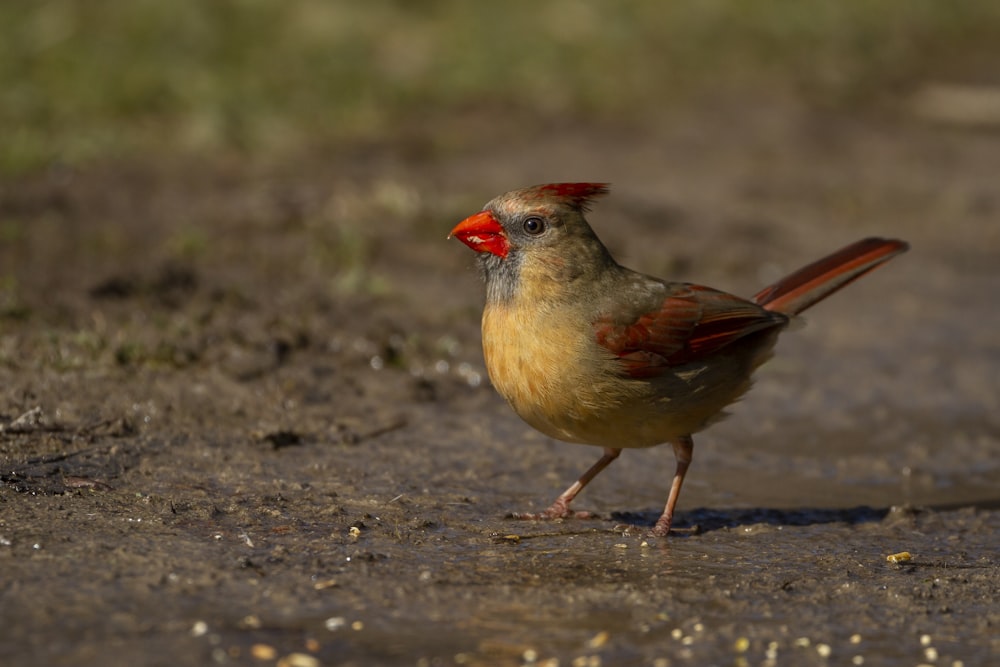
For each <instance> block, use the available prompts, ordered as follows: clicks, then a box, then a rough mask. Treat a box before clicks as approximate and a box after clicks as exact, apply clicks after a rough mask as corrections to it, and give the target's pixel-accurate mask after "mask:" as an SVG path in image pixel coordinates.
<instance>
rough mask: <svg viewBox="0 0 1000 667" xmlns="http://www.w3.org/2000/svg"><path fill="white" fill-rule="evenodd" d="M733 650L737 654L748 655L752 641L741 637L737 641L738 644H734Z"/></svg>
mask: <svg viewBox="0 0 1000 667" xmlns="http://www.w3.org/2000/svg"><path fill="white" fill-rule="evenodd" d="M733 650H735V651H736V652H737V653H746V652H747V651H748V650H750V639H749V638H747V637H740V638H739V639H737V640H736V643H734V644H733Z"/></svg>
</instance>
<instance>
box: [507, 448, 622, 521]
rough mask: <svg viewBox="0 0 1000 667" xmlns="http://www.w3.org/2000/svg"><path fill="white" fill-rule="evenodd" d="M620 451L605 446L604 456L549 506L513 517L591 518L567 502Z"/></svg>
mask: <svg viewBox="0 0 1000 667" xmlns="http://www.w3.org/2000/svg"><path fill="white" fill-rule="evenodd" d="M621 453H622V450H620V449H614V448H612V447H606V448H605V449H604V456H602V457H601V458H600V459H598V460H597V463H595V464H594V465H592V466H590V468H589V469H588V470H587V472H585V473H583V475H581V476H580V479H578V480H576V481H575V482H573V485H572V486H570V487H569V488H568V489H566V490H565V491H563V492H562V493H561V494H559V497H558V498H556V499H555V502H553V503H552V505H550V506H549V508H548V509H547V510H545V511H544V512H538V513H535V512H521V513H517V514H513V515H512V516H513V518H515V519H535V520H537V519H566V518H574V519H590V518H593V516H594V515H593V514H591V513H590V512H572V511H570V509H569V504H570V503H571V502H572V501H573V499H574V498H576V495H577V494H578V493H580V491H582V490H583V487H585V486H587V484H589V483H590V480H592V479H594V478H595V477H597V474H598V473H599V472H601V471H602V470H604V469H605V468H607V467H608V464H610V463H611V462H612V461H614V460H615V459H616V458H618V455H619V454H621Z"/></svg>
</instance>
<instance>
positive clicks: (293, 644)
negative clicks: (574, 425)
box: [0, 114, 1000, 666]
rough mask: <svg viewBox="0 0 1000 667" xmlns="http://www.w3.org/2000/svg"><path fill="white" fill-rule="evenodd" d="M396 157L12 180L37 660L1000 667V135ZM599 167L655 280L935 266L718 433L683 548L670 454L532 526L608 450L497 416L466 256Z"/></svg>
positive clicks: (619, 238) (13, 457)
mask: <svg viewBox="0 0 1000 667" xmlns="http://www.w3.org/2000/svg"><path fill="white" fill-rule="evenodd" d="M359 151H361V149H359ZM357 155H363V157H364V159H351V160H346V159H345V158H344V156H342V155H339V154H328V155H327V154H324V155H316V156H311V157H310V159H309V160H307V161H299V162H296V163H295V164H288V165H278V166H274V165H271V166H269V167H268V168H263V167H257V166H254V165H253V164H231V163H224V162H219V163H210V164H204V163H202V164H198V165H190V164H156V165H152V164H117V163H116V164H107V165H97V166H94V167H92V168H89V169H86V170H80V171H74V172H66V171H60V170H53V171H52V172H51V173H47V174H43V175H39V176H35V177H30V178H23V179H20V180H18V181H16V182H4V183H2V184H0V213H2V216H0V217H2V219H3V220H6V221H7V222H5V223H3V227H2V229H3V233H4V238H3V241H2V246H0V261H2V264H3V275H4V277H5V283H4V285H3V289H2V291H0V628H2V630H0V634H2V637H3V641H2V642H0V661H2V662H3V663H5V664H51V665H60V664H64V665H69V664H72V665H88V664H93V665H98V664H100V665H118V664H121V665H125V664H150V665H160V664H162V665H176V664H283V665H373V664H385V665H452V664H463V665H521V664H538V665H555V664H560V665H600V664H604V665H629V664H636V665H639V664H642V665H687V664H690V665H708V664H736V665H741V664H745V665H759V664H798V665H826V664H844V665H846V664H854V665H861V664H878V665H917V664H925V663H926V664H935V665H958V664H962V665H966V666H968V665H985V664H989V663H990V662H991V661H992V660H995V659H996V656H997V655H998V654H1000V643H998V640H997V637H998V636H1000V632H998V627H1000V612H998V608H997V605H996V600H997V597H998V596H1000V560H998V555H997V554H998V547H1000V512H998V505H1000V493H998V491H997V489H998V488H1000V463H998V457H997V453H998V447H1000V417H998V415H1000V405H998V401H1000V379H998V378H1000V337H998V336H1000V334H998V332H1000V308H998V307H997V303H998V301H997V297H996V295H997V294H998V293H1000V264H998V263H997V257H998V254H1000V223H998V216H1000V190H998V189H997V188H996V180H995V175H996V174H998V173H1000V157H998V156H1000V136H998V135H996V134H995V133H994V134H990V133H988V132H972V131H970V132H964V131H963V132H957V131H953V130H950V129H943V128H938V127H934V126H927V125H922V124H916V123H913V122H902V123H886V122H885V121H883V120H879V119H869V120H867V121H863V122H861V121H857V122H851V123H844V122H834V121H832V120H831V119H828V118H822V119H820V118H814V117H811V116H808V115H797V114H790V115H788V116H787V117H785V118H783V120H782V122H780V123H778V122H775V120H774V119H771V118H769V119H763V120H762V119H754V118H747V119H740V120H739V121H734V122H733V123H731V124H730V125H729V126H727V128H726V129H724V130H720V129H719V127H718V126H717V125H706V124H704V123H702V124H699V121H698V120H697V119H690V122H687V123H679V124H678V125H677V127H674V128H671V129H661V130H659V131H658V133H654V134H653V135H652V136H650V135H649V134H648V133H642V134H639V133H636V134H635V135H631V134H628V133H623V132H622V131H621V130H614V129H609V128H601V127H594V128H586V131H585V132H584V131H582V130H580V129H576V130H572V129H571V130H566V131H564V132H547V133H546V134H545V135H544V137H542V136H539V137H535V138H533V139H532V140H531V141H527V142H525V143H516V142H514V143H511V144H510V145H507V146H501V147H497V146H494V147H492V148H491V149H490V150H489V151H488V152H487V151H485V149H482V148H473V147H469V148H463V149H461V150H457V149H453V150H452V152H450V153H447V154H444V155H426V154H424V153H422V152H421V151H408V152H405V153H404V154H400V153H399V152H398V151H396V150H395V149H393V148H391V147H385V148H377V147H376V148H366V149H365V151H362V152H358V153H357V154H356V155H355V157H357ZM567 165H571V166H570V167H567ZM576 179H580V180H584V179H585V180H608V181H611V182H612V183H613V190H612V196H611V197H610V198H608V199H606V200H604V201H602V202H601V203H600V205H599V206H598V207H597V208H596V210H595V211H594V212H593V213H592V214H591V216H590V219H591V222H592V223H593V225H594V226H595V228H596V229H597V231H598V233H599V234H600V235H602V237H603V238H605V240H606V241H607V242H608V245H609V246H610V247H611V249H612V251H613V252H614V253H615V254H616V256H617V257H618V258H619V259H620V260H621V261H622V262H623V263H625V264H627V265H630V266H633V267H635V268H638V269H641V270H644V271H647V272H650V273H654V274H657V275H662V276H670V277H674V278H677V279H684V280H695V281H698V282H702V283H705V284H709V285H712V286H714V287H718V288H721V289H726V290H730V291H733V292H736V293H739V294H745V295H750V294H753V293H754V292H755V291H756V290H757V289H758V288H759V287H761V286H762V285H764V284H766V283H767V281H768V280H770V279H773V278H775V277H778V276H779V275H781V274H782V273H783V272H785V271H788V270H791V269H794V268H796V267H797V266H799V265H801V264H804V263H806V262H808V261H811V260H812V259H815V258H816V257H819V256H821V255H822V254H824V253H825V252H828V251H830V250H832V249H835V248H837V247H839V246H841V245H845V244H846V243H848V242H850V241H853V240H855V239H856V238H859V237H861V236H865V235H870V234H877V235H885V236H898V237H901V238H905V239H907V240H908V241H910V242H911V244H912V246H913V249H912V251H911V252H910V253H908V254H906V255H904V256H902V257H899V258H897V259H895V260H893V261H892V262H891V263H890V264H889V265H887V266H886V267H884V268H883V269H880V270H879V271H878V272H876V273H873V274H872V275H871V276H867V277H865V278H864V279H863V280H862V281H860V282H858V283H857V284H856V285H853V286H851V287H850V288H849V289H848V290H845V291H844V292H843V293H841V294H838V295H837V296H835V297H833V298H831V299H830V300H829V301H828V302H825V303H824V304H822V305H821V306H818V307H816V308H815V309H814V310H812V311H810V312H809V314H808V318H807V320H808V322H807V323H806V324H805V326H803V327H801V329H800V330H797V331H793V332H789V333H788V334H786V335H785V336H784V338H783V339H782V341H781V343H780V344H779V347H778V352H777V356H776V358H775V359H774V360H772V361H771V362H770V363H769V364H768V365H767V366H765V367H764V368H763V369H762V370H761V372H760V373H759V374H758V376H757V383H756V386H755V387H754V389H753V390H752V391H751V393H750V394H749V395H748V396H747V397H746V398H745V399H744V400H743V401H742V402H740V403H739V404H737V405H735V406H733V408H732V410H731V413H732V414H731V416H730V417H729V418H728V419H727V420H726V421H724V422H721V423H719V424H718V425H716V426H714V427H712V428H711V429H709V430H708V431H706V432H705V433H703V434H700V435H698V436H696V438H695V443H696V444H695V458H694V463H693V466H692V468H691V471H690V473H689V476H688V481H687V484H686V487H685V490H684V493H683V494H682V497H681V502H680V506H679V516H678V518H677V523H676V527H677V528H678V530H677V531H675V533H674V534H672V535H671V536H670V537H669V538H667V539H654V538H647V537H645V536H644V534H643V531H641V530H638V531H636V530H631V531H623V530H622V527H623V526H628V525H633V526H636V525H637V526H640V527H642V526H647V527H648V526H650V525H651V524H652V522H653V521H654V520H655V518H656V516H657V515H658V514H659V511H660V509H661V508H662V503H663V502H664V500H665V496H666V491H667V488H668V485H669V479H670V475H671V474H672V470H673V459H672V454H671V452H670V451H669V448H656V449H652V450H647V451H626V452H625V453H624V454H623V455H622V457H621V458H620V459H619V460H618V461H616V462H615V464H614V465H612V466H611V467H610V468H609V469H608V470H607V471H606V472H605V473H603V474H602V475H601V476H600V477H599V478H598V479H597V480H596V481H595V482H594V483H593V484H592V485H591V486H590V487H588V488H587V490H586V491H585V492H584V493H583V494H582V495H581V497H580V498H579V499H578V501H577V504H578V505H579V507H580V508H585V509H591V510H594V511H595V512H597V513H598V515H599V517H598V518H596V519H593V520H586V521H583V520H579V521H564V522H554V523H538V522H526V521H516V520H512V519H508V518H506V516H507V515H508V514H509V513H510V512H512V511H526V510H537V509H540V508H543V507H545V506H546V505H547V503H548V502H550V501H551V500H552V499H553V498H554V496H555V495H556V494H557V493H558V492H559V491H561V490H562V489H563V488H564V487H565V486H566V485H567V484H568V483H569V482H570V481H571V480H572V479H574V478H575V476H576V475H578V474H579V473H580V472H581V471H582V470H584V469H585V468H586V467H587V466H588V465H590V463H592V462H593V460H596V458H597V456H598V451H597V450H594V449H591V448H587V447H581V446H576V445H569V444H564V443H559V442H555V441H552V440H549V439H547V438H545V437H543V436H541V435H539V434H537V433H535V432H533V431H532V430H531V429H530V428H529V427H527V426H526V425H524V424H522V423H521V422H520V421H519V420H518V419H517V417H516V416H515V415H513V413H511V412H510V410H509V409H508V408H507V406H506V405H504V403H503V401H502V400H501V399H500V398H498V397H497V396H496V394H495V393H494V392H493V390H492V388H491V387H490V386H489V381H488V378H487V377H486V376H485V370H484V367H483V362H482V357H481V353H480V350H479V331H478V319H479V312H480V305H481V299H482V295H481V285H480V284H479V280H478V276H477V275H476V273H475V269H474V266H473V261H472V257H471V253H469V252H468V250H467V249H466V248H464V247H462V246H461V245H460V244H457V243H455V242H447V241H446V240H445V236H446V234H447V232H448V230H449V229H450V228H451V226H452V225H453V224H454V223H455V222H457V221H458V220H459V219H461V218H462V217H464V216H465V215H467V214H468V213H470V212H471V211H474V210H476V209H477V208H478V207H479V206H481V205H482V203H483V202H485V201H486V200H487V199H489V198H491V197H492V196H494V195H495V194H498V193H499V192H501V191H504V190H507V189H510V188H514V187H519V186H523V185H527V184H530V183H535V182H545V181H553V180H576ZM904 552H905V553H906V554H908V556H906V555H899V554H903V553H904ZM892 555H898V556H897V557H896V558H894V559H891V560H890V559H888V558H887V557H889V556H892Z"/></svg>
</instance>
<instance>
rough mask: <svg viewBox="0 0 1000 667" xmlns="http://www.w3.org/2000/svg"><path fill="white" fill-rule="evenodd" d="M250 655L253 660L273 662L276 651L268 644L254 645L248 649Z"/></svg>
mask: <svg viewBox="0 0 1000 667" xmlns="http://www.w3.org/2000/svg"><path fill="white" fill-rule="evenodd" d="M250 655H251V656H253V659H254V660H274V659H275V658H276V657H278V651H277V650H276V649H275V648H274V647H273V646H270V645H268V644H254V645H253V646H251V647H250Z"/></svg>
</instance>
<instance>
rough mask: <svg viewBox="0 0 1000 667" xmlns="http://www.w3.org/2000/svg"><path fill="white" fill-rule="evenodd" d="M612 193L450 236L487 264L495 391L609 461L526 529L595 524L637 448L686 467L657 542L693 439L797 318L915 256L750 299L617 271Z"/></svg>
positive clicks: (889, 247) (480, 221)
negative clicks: (604, 216) (604, 229)
mask: <svg viewBox="0 0 1000 667" xmlns="http://www.w3.org/2000/svg"><path fill="white" fill-rule="evenodd" d="M607 192H608V188H607V185H606V184H603V183H553V184H549V185H537V186H534V187H529V188H523V189H520V190H514V191H511V192H508V193H506V194H503V195H500V196H499V197H497V198H495V199H493V200H492V201H490V202H489V203H488V204H486V206H485V208H484V209H483V210H482V211H480V212H479V213H476V214H475V215H473V216H470V217H469V218H466V219H465V220H463V221H462V222H460V223H459V224H458V225H457V226H456V227H455V228H454V229H453V230H452V231H451V236H454V237H456V238H457V239H458V240H459V241H461V242H462V243H464V244H465V245H467V246H469V247H470V248H472V249H473V250H475V251H476V252H477V253H478V258H479V265H480V267H481V268H482V273H483V276H484V278H485V281H486V306H485V309H484V311H483V323H482V324H483V353H484V356H485V359H486V367H487V370H488V371H489V375H490V380H491V381H492V383H493V385H494V387H496V389H497V391H499V392H500V394H501V395H503V397H504V398H505V399H507V402H508V403H509V404H510V405H511V407H513V408H514V411H515V412H517V414H518V415H520V416H521V418H522V419H524V421H526V422H527V423H528V424H530V425H531V426H533V427H535V428H536V429H538V430H539V431H541V432H542V433H544V434H546V435H548V436H551V437H553V438H556V439H559V440H564V441H566V442H573V443H581V444H586V445H596V446H598V447H603V448H604V454H603V456H601V458H600V459H599V460H598V461H597V462H596V463H595V464H594V465H593V466H591V467H590V469H589V470H587V471H586V472H585V473H584V474H583V475H582V476H581V477H580V478H579V479H578V480H577V481H576V482H574V483H573V484H572V485H571V486H570V487H569V488H568V489H566V491H564V492H563V493H562V494H561V495H560V496H559V497H558V498H556V500H555V502H553V503H552V505H551V507H549V508H548V509H547V510H545V511H544V512H541V513H537V514H534V513H524V514H517V515H515V516H517V517H518V518H524V519H557V518H564V517H581V518H582V517H588V516H591V515H590V514H589V513H587V512H574V511H572V510H571V509H570V507H569V506H570V503H571V502H572V501H573V499H574V498H575V497H576V496H577V494H578V493H580V491H581V490H582V489H583V487H585V486H586V485H587V483H589V482H590V481H591V480H592V479H593V478H594V477H595V476H596V475H597V474H598V473H600V472H601V471H602V470H603V469H604V468H605V467H607V466H608V464H610V463H611V462H612V461H614V460H615V459H616V458H618V455H619V454H620V453H621V451H622V449H623V448H626V447H629V448H631V447H652V446H654V445H659V444H663V443H668V442H669V443H670V444H671V445H672V446H673V449H674V456H675V458H676V460H677V468H676V472H675V473H674V478H673V483H672V484H671V487H670V493H669V496H668V498H667V503H666V507H665V509H664V510H663V514H662V515H661V516H660V518H659V520H657V522H656V525H655V526H654V527H653V529H652V534H654V535H657V536H665V535H667V534H668V533H669V532H670V524H671V521H672V519H673V516H674V508H675V507H676V505H677V498H678V496H679V495H680V490H681V485H682V484H683V482H684V476H685V474H686V473H687V469H688V466H689V465H690V464H691V455H692V450H693V445H694V443H693V440H692V434H694V433H697V432H699V431H701V430H703V429H704V428H705V427H707V426H708V425H710V424H711V423H712V422H713V421H715V420H717V419H719V418H720V417H721V416H722V414H723V409H724V408H725V407H726V406H727V405H729V404H730V403H732V402H733V401H735V400H737V399H738V398H739V397H740V396H741V395H743V393H744V392H746V391H747V389H749V388H750V384H751V375H752V373H753V371H754V370H755V369H756V368H757V367H758V366H760V365H761V364H762V363H764V362H765V361H767V359H768V358H770V356H771V353H772V349H773V348H774V344H775V341H776V340H777V338H778V334H780V333H781V332H782V331H783V330H784V329H785V328H786V327H787V326H788V324H789V322H790V320H791V318H792V317H794V316H795V315H797V314H798V313H801V312H802V311H804V310H805V309H806V308H809V307H810V306H812V305H813V304H815V303H816V302H818V301H820V300H822V299H824V298H826V297H827V296H829V295H830V294H832V293H834V292H836V291H837V290H839V289H840V288H842V287H844V286H845V285H847V284H848V283H850V282H852V281H854V280H856V279H857V278H859V277H861V276H862V275H864V274H865V273H867V272H868V271H871V270H872V269H874V268H876V267H878V266H879V265H881V264H882V263H883V262H886V261H888V260H889V259H891V258H892V257H894V256H896V255H898V254H900V253H902V252H905V251H906V249H907V248H908V245H907V244H906V243H905V242H903V241H899V240H895V239H882V238H866V239H863V240H861V241H858V242H856V243H853V244H851V245H849V246H847V247H845V248H843V249H841V250H838V251H837V252H835V253H833V254H831V255H829V256H827V257H824V258H823V259H820V260H818V261H816V262H813V263H812V264H809V265H808V266H806V267H804V268H802V269H799V270H798V271H796V272H794V273H792V274H791V275H789V276H786V277H785V278H782V279H781V280H779V281H778V282H776V283H774V284H773V285H771V286H769V287H765V288H764V289H763V290H761V291H760V292H758V293H757V295H756V296H754V297H753V299H750V300H747V299H743V298H740V297H738V296H734V295H732V294H727V293H725V292H720V291H718V290H715V289H712V288H710V287H703V286H701V285H694V284H691V283H682V282H669V281H665V280H660V279H658V278H653V277H651V276H647V275H644V274H641V273H637V272H635V271H632V270H630V269H627V268H625V267H623V266H621V265H620V264H618V263H617V262H616V261H615V260H614V258H612V257H611V254H610V253H609V252H608V250H607V248H605V247H604V244H602V243H601V241H600V239H598V238H597V235H596V234H595V233H594V231H593V230H592V229H591V228H590V225H589V224H587V221H586V219H585V218H584V213H585V212H586V211H587V210H588V207H589V205H590V204H591V202H592V201H593V200H594V198H596V197H599V196H601V195H604V194H606V193H607Z"/></svg>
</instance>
